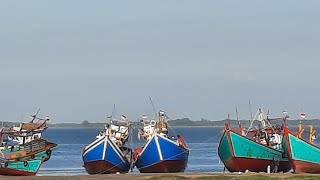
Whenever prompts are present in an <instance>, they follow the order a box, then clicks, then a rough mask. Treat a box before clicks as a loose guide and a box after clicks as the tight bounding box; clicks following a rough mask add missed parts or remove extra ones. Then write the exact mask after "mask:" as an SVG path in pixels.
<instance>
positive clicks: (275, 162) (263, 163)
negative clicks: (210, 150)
mask: <svg viewBox="0 0 320 180" xmlns="http://www.w3.org/2000/svg"><path fill="white" fill-rule="evenodd" d="M278 119H280V118H276V119H272V120H278ZM281 119H282V118H281ZM270 122H271V119H269V117H268V116H266V115H265V114H263V112H262V110H261V109H259V110H258V112H257V114H256V116H255V117H254V118H252V119H251V120H250V126H249V127H248V129H247V130H246V129H244V128H242V125H241V123H240V124H239V127H238V128H237V129H233V128H230V125H229V124H228V123H226V124H225V127H224V130H223V135H222V137H221V140H220V143H219V147H218V154H219V157H220V159H221V161H222V162H223V163H224V165H225V167H226V168H227V169H228V170H229V171H230V172H245V171H247V170H249V171H251V172H268V170H270V172H281V171H282V172H287V171H289V170H290V169H291V167H290V163H289V159H288V157H287V155H286V154H285V153H284V150H283V148H282V144H281V143H282V135H281V134H282V130H281V126H272V125H271V123H270ZM254 123H256V124H257V125H258V128H253V125H254Z"/></svg>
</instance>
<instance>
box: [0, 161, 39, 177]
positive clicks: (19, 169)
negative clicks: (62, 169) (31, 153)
mask: <svg viewBox="0 0 320 180" xmlns="http://www.w3.org/2000/svg"><path fill="white" fill-rule="evenodd" d="M41 164H42V160H41V159H28V160H23V161H21V160H6V159H2V158H0V174H1V175H7V176H34V175H36V173H37V172H38V170H39V168H40V167H41Z"/></svg>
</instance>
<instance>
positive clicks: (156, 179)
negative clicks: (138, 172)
mask: <svg viewBox="0 0 320 180" xmlns="http://www.w3.org/2000/svg"><path fill="white" fill-rule="evenodd" d="M146 179H148V180H185V179H188V178H187V177H184V176H177V175H155V176H151V177H148V178H146Z"/></svg>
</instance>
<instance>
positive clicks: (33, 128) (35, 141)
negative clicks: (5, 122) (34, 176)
mask: <svg viewBox="0 0 320 180" xmlns="http://www.w3.org/2000/svg"><path fill="white" fill-rule="evenodd" d="M38 112H39V110H38ZM38 112H37V113H36V114H35V115H32V116H31V117H32V118H33V119H32V120H31V121H30V122H28V123H20V125H19V126H13V127H10V128H2V129H1V132H0V140H1V144H0V150H1V152H2V153H3V154H6V153H11V152H15V151H24V152H25V154H26V155H25V156H26V157H25V158H27V157H31V158H36V159H42V160H43V162H45V161H47V160H49V159H50V157H51V154H52V151H53V150H54V149H56V148H57V144H56V143H53V142H49V141H47V140H45V139H43V138H42V133H43V132H44V131H45V130H46V129H47V128H48V127H47V122H48V121H49V117H48V116H46V117H45V118H39V117H37V114H38ZM20 159H21V157H20Z"/></svg>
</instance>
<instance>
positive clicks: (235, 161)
mask: <svg viewBox="0 0 320 180" xmlns="http://www.w3.org/2000/svg"><path fill="white" fill-rule="evenodd" d="M225 166H226V168H227V169H228V170H229V171H230V172H245V171H246V170H249V171H251V172H267V167H268V166H270V170H271V172H273V170H274V169H275V162H273V161H272V160H265V159H252V158H234V157H233V158H230V159H229V160H227V161H226V162H225ZM290 169H291V167H290V162H289V161H280V162H279V166H278V171H277V172H281V171H282V172H288V171H289V170H290Z"/></svg>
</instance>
